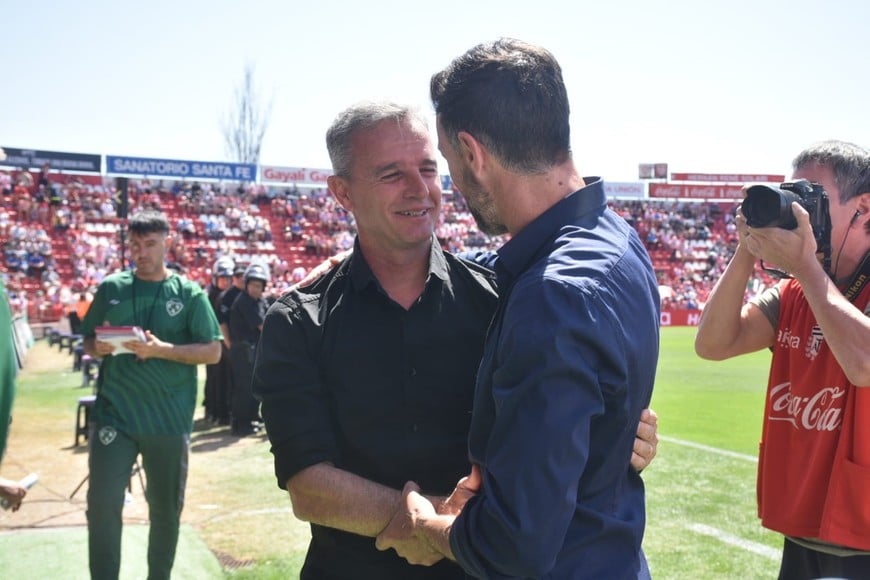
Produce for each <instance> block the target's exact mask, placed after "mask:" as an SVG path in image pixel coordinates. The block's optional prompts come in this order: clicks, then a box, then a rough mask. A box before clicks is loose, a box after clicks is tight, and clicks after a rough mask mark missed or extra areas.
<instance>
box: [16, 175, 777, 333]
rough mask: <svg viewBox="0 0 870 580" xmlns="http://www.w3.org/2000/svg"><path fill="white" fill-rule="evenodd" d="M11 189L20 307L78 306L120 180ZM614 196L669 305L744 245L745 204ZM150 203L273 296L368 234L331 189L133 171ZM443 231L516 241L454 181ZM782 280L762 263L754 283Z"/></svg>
mask: <svg viewBox="0 0 870 580" xmlns="http://www.w3.org/2000/svg"><path fill="white" fill-rule="evenodd" d="M0 191H2V196H3V203H2V207H0V241H2V243H3V248H4V268H3V270H4V277H5V281H6V284H7V287H8V288H9V290H10V294H11V296H10V297H11V298H12V300H11V302H12V304H13V307H15V308H17V309H19V310H21V311H22V312H28V313H29V314H30V315H31V316H33V315H41V316H48V317H50V316H52V315H57V314H58V313H60V314H63V313H67V312H69V309H70V306H69V305H70V304H71V303H72V302H74V301H75V299H76V298H77V297H78V296H79V295H80V293H82V292H87V291H89V290H91V289H93V288H95V287H96V286H97V285H98V284H99V283H100V281H101V280H102V279H103V278H104V277H105V276H106V275H107V274H108V273H110V272H113V271H115V270H117V269H119V268H120V267H121V264H122V255H121V252H122V251H123V245H122V244H121V243H120V241H121V240H120V237H121V234H122V230H121V223H122V220H120V219H119V218H118V217H117V216H118V206H119V200H120V197H119V191H118V190H117V188H116V186H115V182H114V180H111V179H106V180H104V181H102V183H94V182H93V180H91V182H89V183H86V182H85V181H83V180H82V179H81V178H77V177H76V176H71V175H52V174H51V172H50V171H49V169H48V168H43V170H42V171H40V172H39V173H38V175H37V176H34V175H32V174H31V173H30V172H28V171H19V172H17V173H16V172H5V171H0ZM610 204H611V207H612V208H613V209H614V210H615V211H616V212H618V213H619V214H620V215H621V216H622V217H623V218H624V219H626V220H627V221H628V222H629V223H630V224H631V225H632V226H633V227H635V228H636V229H637V231H638V233H639V234H640V236H641V239H642V240H643V241H644V243H645V244H646V246H647V249H648V251H649V253H650V257H651V259H652V261H653V266H654V268H655V270H656V273H657V275H658V277H659V283H660V289H661V294H662V307H663V309H698V308H701V307H702V306H703V304H704V301H705V300H706V298H707V295H708V294H709V292H710V290H711V289H712V286H713V284H714V283H715V281H716V280H717V279H718V278H719V276H720V275H721V274H722V271H723V270H724V268H725V266H726V265H727V263H728V261H729V259H730V258H731V255H732V254H733V252H734V250H735V248H736V245H737V238H736V235H735V227H734V218H733V215H734V208H735V203H733V202H696V201H664V200H663V201H659V200H612V201H611V202H610ZM139 208H154V209H159V210H162V211H164V212H166V213H167V214H168V215H169V217H170V219H171V220H172V223H173V224H174V226H175V228H176V231H175V234H177V235H175V236H173V240H174V242H173V246H172V248H171V251H170V254H169V257H170V260H171V263H170V266H172V267H173V268H175V269H177V270H178V271H181V272H183V273H185V274H186V275H187V276H188V277H190V278H192V279H195V280H196V281H198V282H200V283H201V284H203V285H206V284H207V283H208V282H209V280H210V276H211V272H210V271H209V268H210V265H211V264H213V263H214V260H215V259H217V258H218V257H220V256H224V255H227V256H231V257H233V258H234V259H236V260H238V261H242V262H249V261H250V260H251V259H254V258H256V259H257V260H260V261H261V262H264V263H265V264H266V265H267V266H268V267H269V268H270V273H271V280H272V282H271V284H270V288H271V291H272V294H273V296H276V295H280V294H281V293H283V292H284V291H286V290H287V289H288V288H289V287H290V286H291V285H292V284H294V283H296V282H298V281H299V280H301V279H302V278H303V277H304V276H305V274H306V273H307V271H308V270H309V269H310V268H311V267H312V266H314V265H316V264H317V263H319V262H321V261H322V260H324V259H326V258H328V257H330V256H334V255H336V254H338V253H339V252H342V251H344V250H347V249H349V248H351V247H352V246H353V240H354V235H355V234H356V230H355V227H354V224H353V220H352V218H351V217H350V216H349V214H348V213H347V212H346V211H345V210H344V209H343V208H342V207H341V206H340V205H339V204H338V203H337V202H336V200H335V198H334V197H333V196H332V195H330V194H329V193H328V191H326V190H325V189H323V188H306V189H301V188H297V187H295V186H294V187H275V188H268V187H266V186H264V185H262V184H250V185H248V186H244V187H240V186H238V185H235V184H232V185H231V184H226V183H198V182H189V181H162V180H149V179H142V180H130V181H129V183H128V210H129V212H133V211H136V210H137V209H139ZM436 236H437V238H438V239H439V241H440V242H441V244H442V245H443V247H444V248H445V249H447V250H449V251H451V252H454V253H457V252H464V251H476V250H481V249H495V248H497V247H499V246H500V245H501V244H502V243H504V241H505V238H504V237H502V236H499V237H494V238H493V237H490V236H487V235H485V234H483V233H481V232H480V231H479V230H478V229H477V225H476V224H475V222H474V218H473V217H472V216H471V214H470V212H469V211H468V208H467V207H466V205H465V202H464V200H463V198H462V197H461V196H460V195H458V194H454V193H453V192H449V191H448V192H445V194H444V198H443V202H442V210H441V219H440V223H439V224H438V226H437V230H436ZM53 240H54V244H53V243H52V241H53ZM53 247H54V250H53ZM55 252H59V253H60V255H55ZM771 283H772V280H771V279H770V277H769V276H767V275H766V274H765V273H763V272H761V271H760V270H759V271H758V275H757V276H756V277H754V278H753V280H752V281H751V282H750V284H749V286H748V287H747V293H748V295H754V294H756V293H757V292H760V291H761V290H763V289H764V288H765V287H766V286H767V285H769V284H771Z"/></svg>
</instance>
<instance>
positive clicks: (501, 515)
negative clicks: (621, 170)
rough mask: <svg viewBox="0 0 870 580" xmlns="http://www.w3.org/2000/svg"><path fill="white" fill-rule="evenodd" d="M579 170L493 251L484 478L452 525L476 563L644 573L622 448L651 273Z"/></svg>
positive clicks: (530, 571) (637, 385)
mask: <svg viewBox="0 0 870 580" xmlns="http://www.w3.org/2000/svg"><path fill="white" fill-rule="evenodd" d="M586 183H588V184H589V185H588V186H587V187H584V188H583V189H581V190H579V191H577V192H575V193H573V194H571V195H569V196H568V197H566V198H565V199H563V200H562V201H560V202H559V203H558V204H556V205H555V206H553V207H552V208H550V209H549V210H547V211H546V212H545V213H544V214H542V215H541V216H539V217H538V218H537V219H535V220H534V221H532V222H531V223H530V224H529V225H528V226H526V227H525V228H524V229H523V230H522V231H520V232H519V233H517V234H516V235H515V236H513V238H512V239H511V240H510V241H509V242H507V243H506V244H505V245H504V246H503V247H502V248H501V249H500V250H499V252H498V260H497V262H496V266H495V268H496V273H497V275H498V287H499V290H500V294H501V298H500V299H499V307H498V310H497V311H496V315H495V319H494V321H493V324H492V326H491V327H490V330H489V332H488V335H487V339H486V345H485V347H484V353H483V360H482V362H481V366H480V371H479V375H478V380H477V387H476V392H475V400H474V413H473V416H472V421H471V430H470V435H469V451H470V455H471V460H472V461H473V462H475V463H478V464H480V465H481V467H482V471H483V487H482V491H481V493H480V494H479V495H477V496H476V497H475V498H473V499H472V500H470V501H469V503H468V504H467V505H466V507H465V509H464V510H463V512H462V513H461V514H460V516H459V517H458V518H457V519H456V521H455V523H454V525H453V528H452V531H451V535H450V546H451V549H452V550H453V553H454V555H455V556H456V558H457V561H458V562H459V563H460V564H461V565H462V567H463V568H464V569H465V570H466V571H467V572H468V573H469V574H471V575H472V576H476V577H480V578H508V577H511V578H512V577H521V578H596V579H597V578H636V577H638V576H644V575H646V574H648V572H646V565H645V562H644V561H643V554H642V551H641V541H642V538H643V530H644V524H645V505H644V489H643V482H642V480H641V478H640V476H639V475H638V474H637V473H636V472H635V470H634V469H633V468H632V467H631V466H630V463H629V461H630V458H631V451H632V446H633V444H634V438H635V433H636V430H637V418H638V417H639V416H640V414H641V411H642V410H643V409H644V408H646V407H647V406H648V405H649V401H650V396H651V394H652V388H653V382H654V380H655V370H656V362H657V359H658V351H659V309H660V306H659V296H658V286H657V283H656V278H655V274H654V272H653V269H652V265H651V264H650V261H649V257H648V255H647V252H646V250H645V249H644V247H643V244H642V243H641V241H640V239H639V238H638V236H637V234H636V232H635V231H634V229H632V228H631V227H630V226H629V225H628V224H627V223H626V222H625V221H624V220H623V219H622V218H620V217H618V216H617V215H616V214H615V213H614V212H613V211H611V210H609V209H607V206H606V198H605V194H604V190H603V185H602V182H601V180H600V179H599V178H586Z"/></svg>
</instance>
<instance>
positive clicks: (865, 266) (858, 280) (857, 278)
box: [843, 252, 870, 302]
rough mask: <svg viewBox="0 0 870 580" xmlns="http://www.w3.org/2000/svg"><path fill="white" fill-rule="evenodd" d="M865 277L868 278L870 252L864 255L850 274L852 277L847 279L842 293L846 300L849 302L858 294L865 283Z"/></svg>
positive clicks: (869, 274)
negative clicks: (846, 286) (844, 290)
mask: <svg viewBox="0 0 870 580" xmlns="http://www.w3.org/2000/svg"><path fill="white" fill-rule="evenodd" d="M867 278H870V252H868V253H867V254H865V255H864V259H863V260H861V265H860V266H859V267H858V269H857V270H856V271H855V273H854V274H853V275H852V279H851V280H849V287H848V288H847V289H846V292H845V293H844V294H843V296H845V297H846V300H849V301H850V302H851V301H852V300H853V299H855V298H856V297H857V296H858V294H860V292H861V288H863V287H864V285H865V284H866V283H867Z"/></svg>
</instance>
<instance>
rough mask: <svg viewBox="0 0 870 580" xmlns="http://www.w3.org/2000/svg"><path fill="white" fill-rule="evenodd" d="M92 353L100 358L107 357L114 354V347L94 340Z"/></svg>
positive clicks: (102, 341) (108, 343)
mask: <svg viewBox="0 0 870 580" xmlns="http://www.w3.org/2000/svg"><path fill="white" fill-rule="evenodd" d="M94 352H95V353H96V355H97V356H98V357H100V358H102V357H104V356H109V355H111V354H112V353H113V352H115V345H114V344H112V343H111V342H106V341H104V340H94Z"/></svg>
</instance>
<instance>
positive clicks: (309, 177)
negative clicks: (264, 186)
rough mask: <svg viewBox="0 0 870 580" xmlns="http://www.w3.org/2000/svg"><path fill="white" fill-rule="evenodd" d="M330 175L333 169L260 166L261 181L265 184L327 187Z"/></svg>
mask: <svg viewBox="0 0 870 580" xmlns="http://www.w3.org/2000/svg"><path fill="white" fill-rule="evenodd" d="M330 175H332V170H331V169H308V168H306V167H276V166H274V165H261V166H260V181H262V182H263V183H285V184H287V185H307V186H316V187H326V178H327V177H329V176H330Z"/></svg>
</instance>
